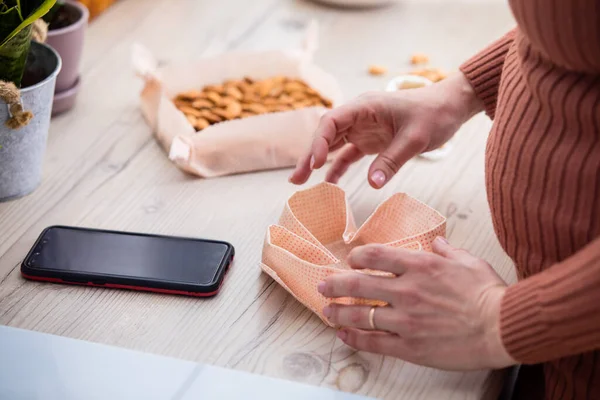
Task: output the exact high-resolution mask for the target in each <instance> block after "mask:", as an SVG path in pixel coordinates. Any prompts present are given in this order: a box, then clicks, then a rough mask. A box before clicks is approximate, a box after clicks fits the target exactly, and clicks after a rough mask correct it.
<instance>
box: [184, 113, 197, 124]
mask: <svg viewBox="0 0 600 400" xmlns="http://www.w3.org/2000/svg"><path fill="white" fill-rule="evenodd" d="M185 118H187V120H188V122H189V123H190V125H192V126H195V125H196V122H197V121H198V118H196V117H194V116H193V115H186V116H185Z"/></svg>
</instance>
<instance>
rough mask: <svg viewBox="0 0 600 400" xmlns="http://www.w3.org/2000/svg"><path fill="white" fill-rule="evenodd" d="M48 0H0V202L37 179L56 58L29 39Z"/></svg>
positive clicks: (26, 189) (47, 48)
mask: <svg viewBox="0 0 600 400" xmlns="http://www.w3.org/2000/svg"><path fill="white" fill-rule="evenodd" d="M54 3H55V0H28V1H25V0H0V99H1V100H0V201H2V200H8V199H12V198H16V197H20V196H24V195H26V194H28V193H30V192H32V191H33V190H34V189H35V188H36V187H37V186H38V185H39V183H40V181H41V170H42V161H43V155H44V151H45V149H46V139H47V137H48V128H49V126H50V113H51V109H52V95H53V93H54V84H55V81H56V76H57V75H58V72H59V71H60V65H61V61H60V57H59V56H58V54H57V53H56V52H55V51H54V50H53V49H52V48H51V47H50V46H47V45H45V44H42V43H38V42H32V40H31V38H32V30H33V28H34V27H33V25H34V23H35V22H36V21H37V20H38V19H39V18H41V17H42V16H43V15H44V14H46V13H47V12H48V10H50V8H52V6H53V5H54ZM1 103H4V104H1Z"/></svg>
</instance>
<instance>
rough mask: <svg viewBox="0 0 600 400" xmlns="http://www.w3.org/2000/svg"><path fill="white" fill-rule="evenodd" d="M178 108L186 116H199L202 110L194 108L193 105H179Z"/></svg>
mask: <svg viewBox="0 0 600 400" xmlns="http://www.w3.org/2000/svg"><path fill="white" fill-rule="evenodd" d="M179 109H180V110H181V112H183V113H184V114H185V115H186V116H188V115H193V116H194V117H201V116H202V111H199V110H196V109H195V108H194V107H189V106H181V107H179Z"/></svg>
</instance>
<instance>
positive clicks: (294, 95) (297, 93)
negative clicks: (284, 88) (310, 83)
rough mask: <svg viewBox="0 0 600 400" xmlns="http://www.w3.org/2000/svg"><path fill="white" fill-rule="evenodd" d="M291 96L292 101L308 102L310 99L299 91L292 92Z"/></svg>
mask: <svg viewBox="0 0 600 400" xmlns="http://www.w3.org/2000/svg"><path fill="white" fill-rule="evenodd" d="M289 95H290V97H291V98H292V99H294V100H298V101H301V100H306V99H307V98H308V96H307V95H306V93H304V92H301V91H299V90H297V91H294V92H291V93H290V94H289Z"/></svg>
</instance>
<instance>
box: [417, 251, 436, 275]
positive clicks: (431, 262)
mask: <svg viewBox="0 0 600 400" xmlns="http://www.w3.org/2000/svg"><path fill="white" fill-rule="evenodd" d="M439 267H440V264H439V262H438V259H437V258H436V257H435V256H434V255H433V254H430V253H424V254H423V255H422V257H421V265H420V269H421V271H423V272H425V273H433V272H436V271H437V270H438V269H439Z"/></svg>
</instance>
